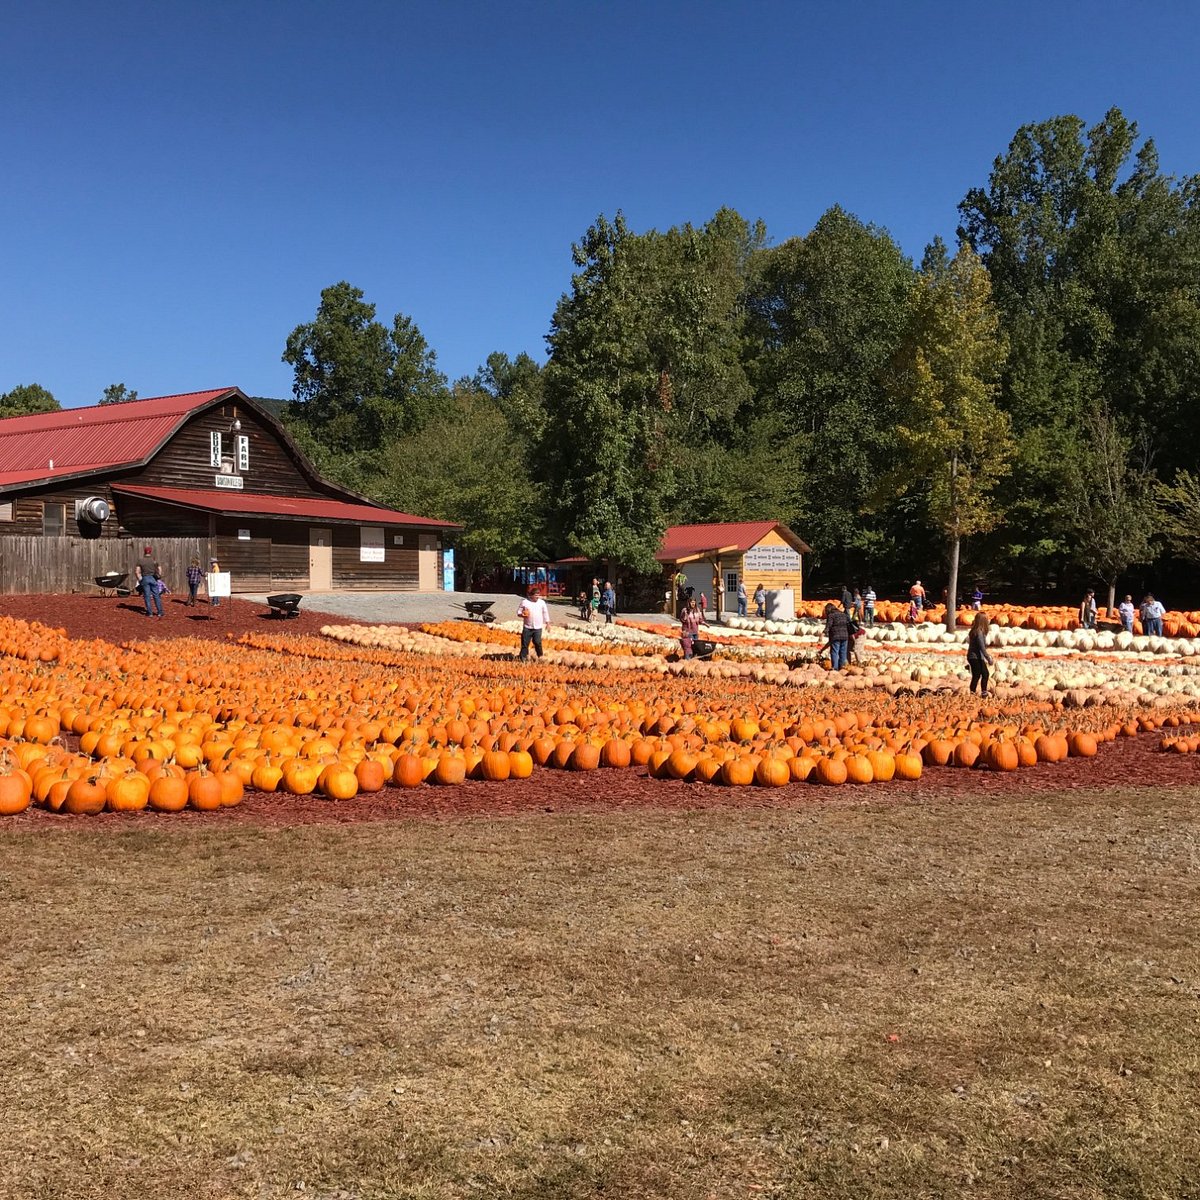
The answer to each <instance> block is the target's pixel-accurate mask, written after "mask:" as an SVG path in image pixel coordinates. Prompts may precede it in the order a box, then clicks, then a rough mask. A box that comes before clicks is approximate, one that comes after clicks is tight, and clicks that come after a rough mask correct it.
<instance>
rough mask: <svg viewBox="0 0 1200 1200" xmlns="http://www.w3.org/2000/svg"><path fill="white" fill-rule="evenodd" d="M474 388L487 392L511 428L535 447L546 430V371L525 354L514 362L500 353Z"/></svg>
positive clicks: (491, 356)
mask: <svg viewBox="0 0 1200 1200" xmlns="http://www.w3.org/2000/svg"><path fill="white" fill-rule="evenodd" d="M470 385H471V386H472V387H474V388H476V389H477V390H478V391H482V392H486V393H487V394H488V395H489V396H491V397H492V398H493V399H494V400H495V401H496V405H497V407H498V408H499V409H500V411H501V412H502V413H503V414H504V417H505V419H506V420H507V421H508V423H509V426H510V427H511V428H512V429H514V430H515V431H517V432H518V433H519V434H520V435H521V437H522V438H523V439H524V440H525V441H526V442H527V443H528V445H530V446H533V445H535V444H536V443H537V441H538V439H539V438H540V437H541V436H542V433H543V431H544V428H545V421H546V409H545V401H544V398H543V379H542V368H541V367H540V366H539V365H538V364H537V363H536V362H535V361H534V360H533V359H532V358H531V357H530V356H529V355H528V354H525V353H524V352H522V353H520V354H518V355H517V357H516V358H514V359H510V358H509V357H508V355H507V354H502V353H500V352H499V351H497V352H496V353H494V354H489V355H488V357H487V362H486V363H484V365H483V366H482V367H480V368H479V370H478V371H477V372H476V373H475V377H474V378H473V379H472V380H471V381H470Z"/></svg>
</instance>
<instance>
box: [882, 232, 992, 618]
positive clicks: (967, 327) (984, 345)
mask: <svg viewBox="0 0 1200 1200" xmlns="http://www.w3.org/2000/svg"><path fill="white" fill-rule="evenodd" d="M1005 352H1006V347H1005V342H1004V338H1003V335H1002V334H1001V331H1000V320H999V314H998V313H997V312H996V309H995V306H994V305H993V304H992V300H991V282H990V280H989V278H988V273H987V271H986V270H985V268H984V266H983V264H982V263H981V262H980V260H979V258H978V256H977V255H976V254H975V253H974V252H973V251H972V250H971V248H970V247H969V246H967V245H966V244H963V245H962V246H960V247H959V250H958V253H957V254H955V256H954V258H953V259H952V260H950V261H949V262H947V260H946V257H945V254H944V252H942V251H941V250H940V249H938V248H935V252H934V253H933V254H931V255H927V257H926V262H925V264H924V265H923V267H922V270H921V273H920V275H919V276H918V278H917V280H916V282H915V283H914V285H913V288H912V292H911V297H910V318H909V332H908V336H907V337H906V339H905V342H904V344H903V347H902V349H901V351H900V353H899V355H898V357H897V373H896V387H897V389H898V392H899V398H900V400H901V401H902V404H903V409H902V416H901V418H900V420H901V424H900V425H898V427H897V434H898V436H899V439H900V446H901V461H902V465H901V466H900V467H898V468H897V470H896V472H895V473H894V474H893V476H892V478H891V482H892V484H893V486H894V487H896V488H898V490H900V491H901V492H907V491H909V490H911V489H913V488H914V487H925V488H927V489H928V498H927V507H928V512H929V516H930V519H931V520H932V521H933V523H934V524H935V525H936V526H937V527H938V528H939V529H940V530H941V531H942V533H943V534H944V536H945V538H946V543H947V551H948V553H947V558H948V561H949V583H948V588H947V614H946V627H947V628H948V629H950V630H953V629H954V627H955V610H956V607H957V601H958V566H959V555H960V552H961V547H962V541H963V539H964V538H966V537H971V536H972V535H975V534H979V533H985V532H987V531H988V530H990V529H992V528H993V527H994V526H995V525H996V524H997V523H998V521H999V520H1000V519H1001V515H1002V513H1001V510H1000V508H999V506H998V504H997V501H996V495H995V491H996V485H997V483H998V482H999V481H1000V480H1001V479H1003V478H1004V476H1005V475H1006V474H1007V473H1008V470H1009V461H1010V459H1011V457H1012V452H1013V443H1012V437H1011V426H1010V423H1009V419H1008V416H1007V414H1005V413H1004V412H1003V411H1002V410H1001V409H1000V408H999V407H997V405H996V402H995V395H996V391H997V386H996V381H997V379H998V377H999V374H1000V370H1001V368H1002V367H1003V365H1004V357H1005Z"/></svg>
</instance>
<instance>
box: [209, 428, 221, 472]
mask: <svg viewBox="0 0 1200 1200" xmlns="http://www.w3.org/2000/svg"><path fill="white" fill-rule="evenodd" d="M208 465H209V466H210V467H219V466H220V465H221V435H220V434H219V433H210V434H209V435H208Z"/></svg>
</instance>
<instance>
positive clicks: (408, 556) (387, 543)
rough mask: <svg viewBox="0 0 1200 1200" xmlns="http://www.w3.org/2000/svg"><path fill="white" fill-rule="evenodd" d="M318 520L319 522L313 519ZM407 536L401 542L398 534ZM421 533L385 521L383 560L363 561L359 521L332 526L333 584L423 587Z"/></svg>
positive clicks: (356, 588)
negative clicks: (419, 565) (399, 544)
mask: <svg viewBox="0 0 1200 1200" xmlns="http://www.w3.org/2000/svg"><path fill="white" fill-rule="evenodd" d="M313 524H314V525H315V524H317V522H315V521H314V522H313ZM397 536H399V537H402V538H403V539H404V544H403V545H402V546H397V545H396V544H395V538H396V537H397ZM418 536H419V535H418V534H417V532H416V531H415V530H412V529H397V528H396V527H395V526H394V525H385V526H384V530H383V545H384V561H383V562H381V563H371V562H362V561H360V555H359V550H360V547H361V536H360V534H359V527H358V526H357V525H335V526H333V586H334V588H335V589H336V590H337V591H344V592H369V591H397V592H415V591H417V590H419V588H420V574H419V569H418V565H417V564H418V549H417V547H418V540H417V539H418Z"/></svg>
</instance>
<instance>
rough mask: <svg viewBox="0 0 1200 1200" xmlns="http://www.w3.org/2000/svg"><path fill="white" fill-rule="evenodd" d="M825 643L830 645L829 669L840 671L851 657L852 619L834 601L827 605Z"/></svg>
mask: <svg viewBox="0 0 1200 1200" xmlns="http://www.w3.org/2000/svg"><path fill="white" fill-rule="evenodd" d="M825 645H826V646H828V647H829V669H830V670H831V671H840V670H841V669H842V668H843V667H844V666H845V665H846V663H847V661H848V659H849V649H850V620H849V618H848V617H847V616H846V610H845V609H844V608H838V606H837V605H836V604H833V603H832V602H831V603H829V604H827V605H825ZM822 649H824V647H822Z"/></svg>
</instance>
